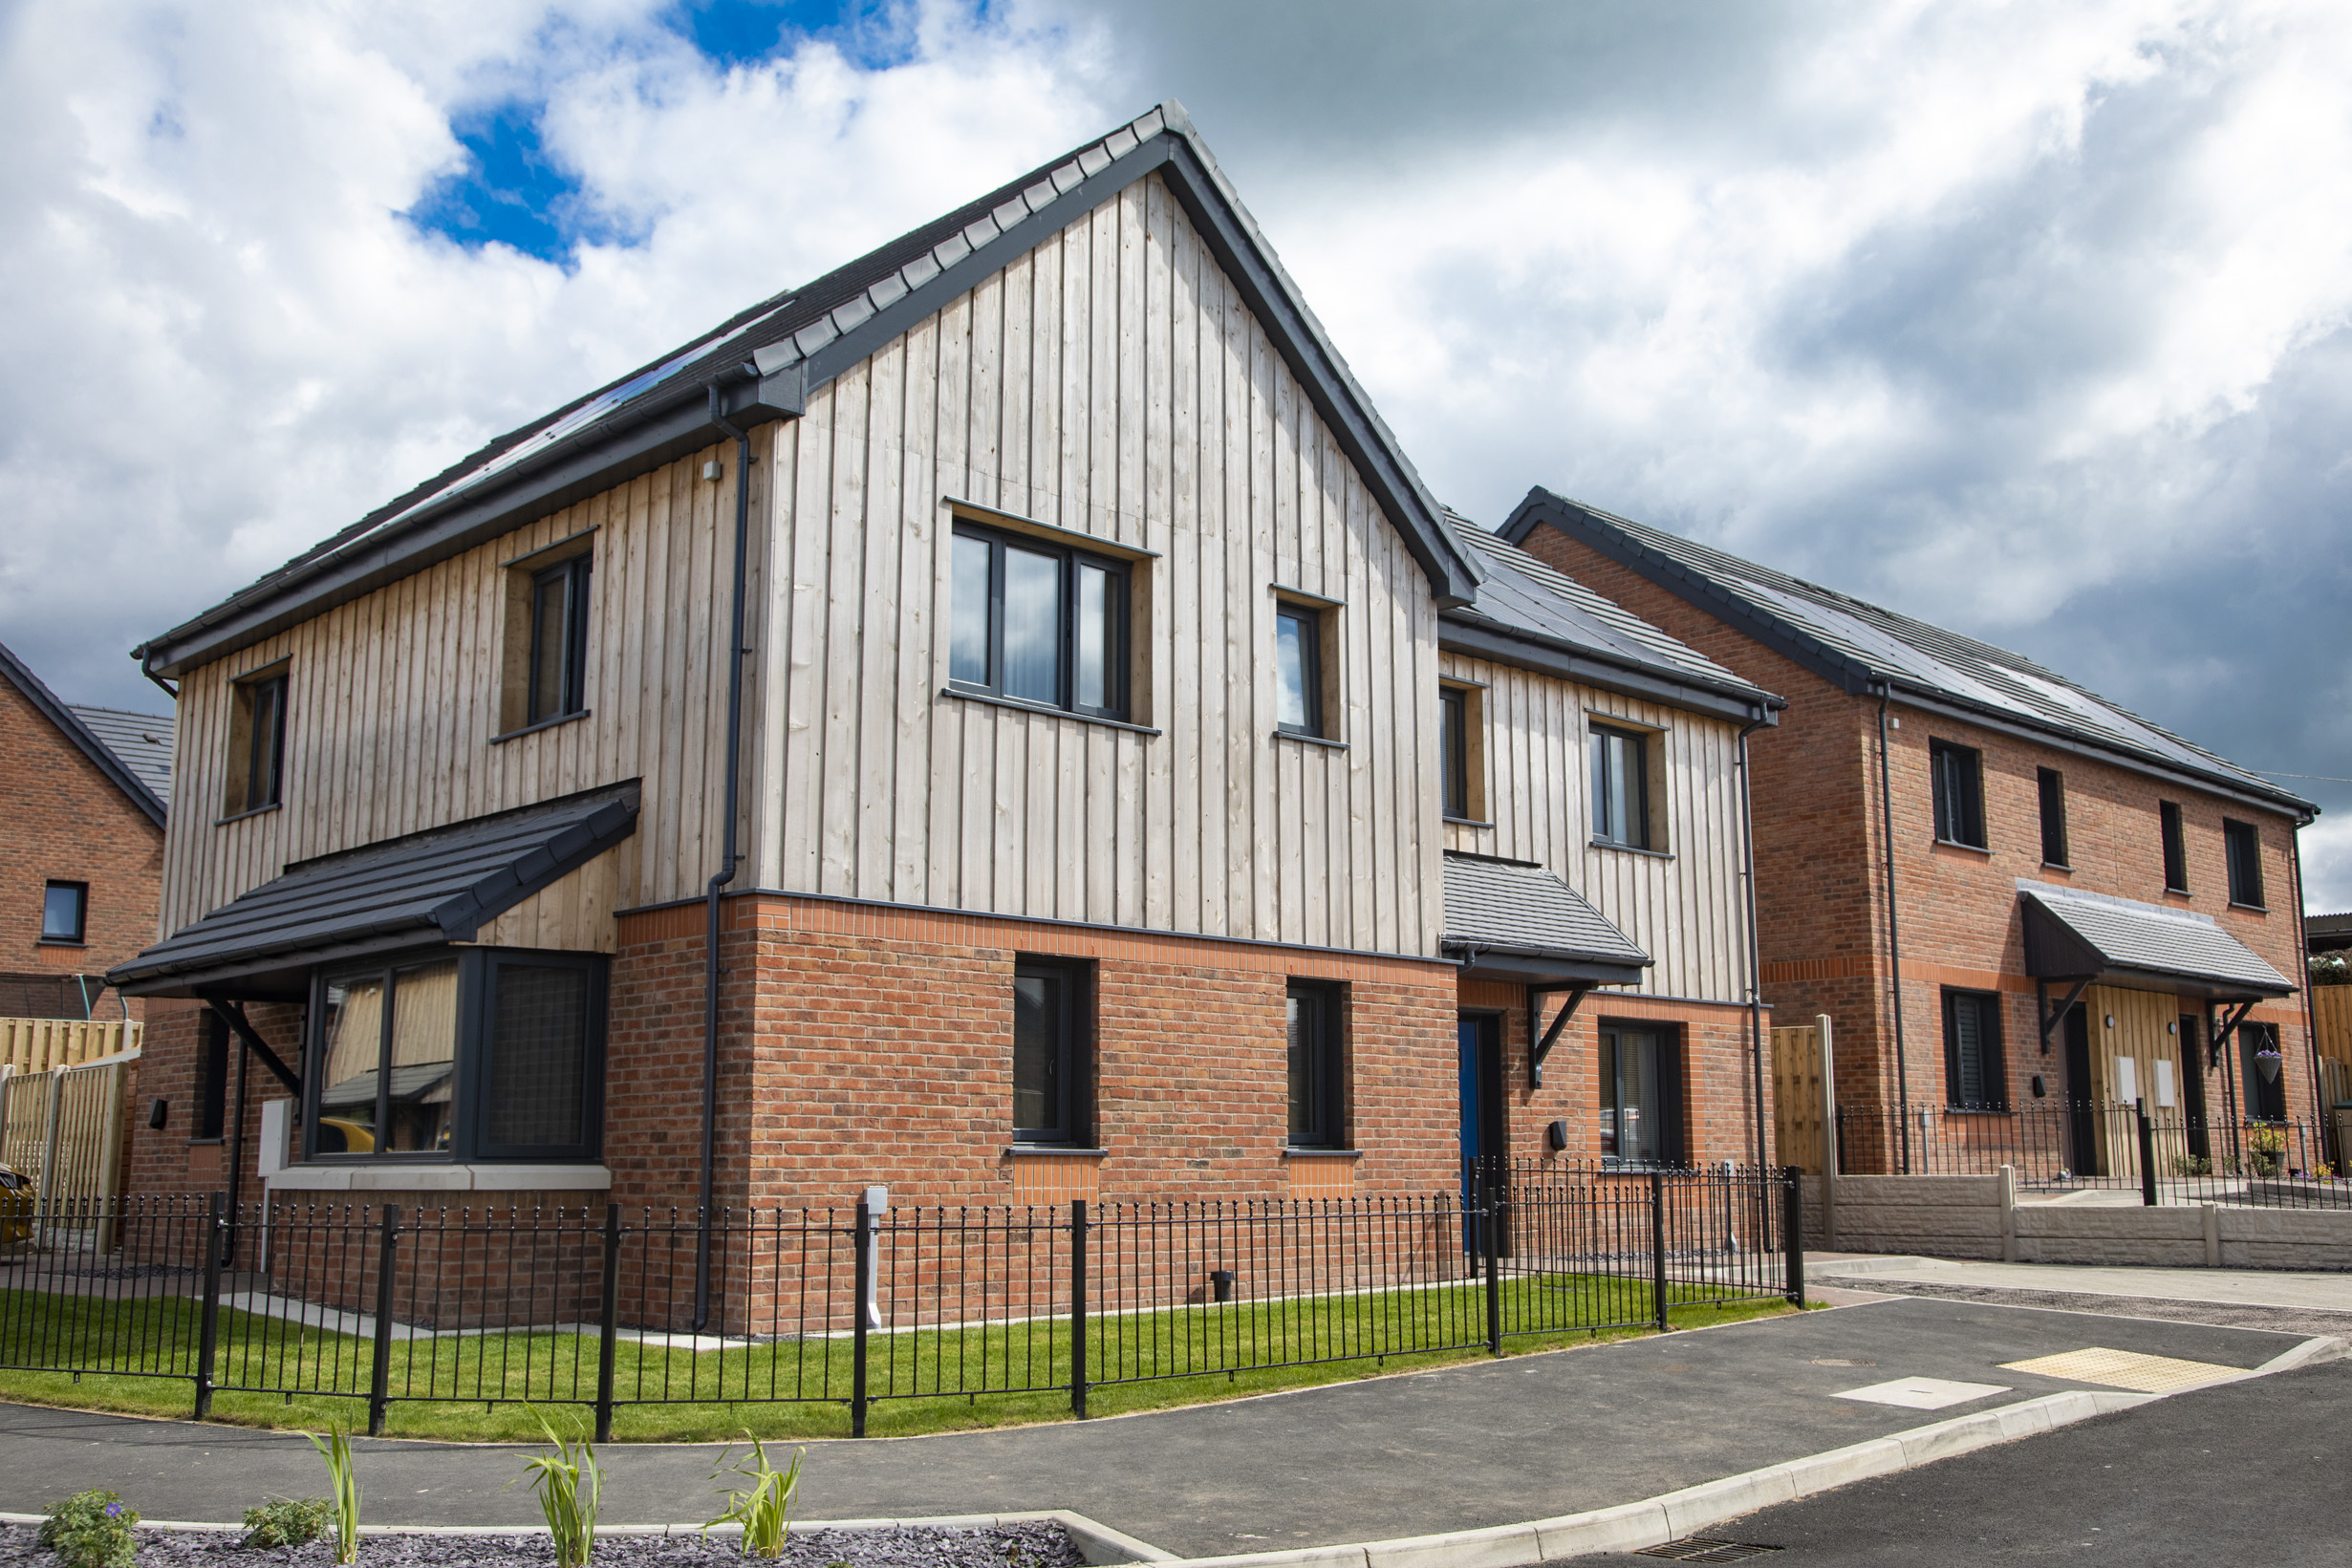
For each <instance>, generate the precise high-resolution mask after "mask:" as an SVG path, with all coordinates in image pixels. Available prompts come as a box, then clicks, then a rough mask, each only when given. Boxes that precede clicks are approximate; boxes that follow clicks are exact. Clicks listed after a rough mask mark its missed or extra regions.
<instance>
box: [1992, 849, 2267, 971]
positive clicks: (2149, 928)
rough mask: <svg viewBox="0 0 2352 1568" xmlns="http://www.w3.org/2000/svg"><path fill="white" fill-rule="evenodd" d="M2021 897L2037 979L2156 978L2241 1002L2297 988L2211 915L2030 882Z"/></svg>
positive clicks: (2022, 885) (2028, 959)
mask: <svg viewBox="0 0 2352 1568" xmlns="http://www.w3.org/2000/svg"><path fill="white" fill-rule="evenodd" d="M2018 892H2019V893H2021V894H2022V895H2023V898H2024V905H2025V911H2026V919H2025V968H2026V972H2027V973H2028V974H2030V975H2034V976H2037V977H2049V978H2052V979H2059V978H2065V979H2080V978H2082V977H2086V976H2088V977H2100V976H2106V975H2113V976H2116V977H2122V978H2125V979H2137V978H2142V977H2152V978H2156V979H2160V980H2169V981H2174V982H2186V983H2187V984H2189V985H2191V986H2195V987H2198V988H2201V989H2210V990H2213V991H2217V992H2220V993H2223V994H2228V995H2236V996H2244V995H2249V994H2251V995H2254V996H2259V997H2283V996H2286V995H2288V994H2289V993H2291V992H2293V991H2294V989H2295V986H2294V983H2293V982H2292V981H2290V980H2289V979H2288V978H2287V977H2285V976H2284V975H2281V974H2280V973H2278V971H2277V970H2276V969H2273V968H2272V967H2271V966H2270V964H2269V963H2267V962H2266V961H2265V960H2264V959H2263V958H2262V956H2261V955H2259V954H2257V953H2255V951H2254V949H2252V948H2250V947H2248V946H2247V945H2246V944H2245V943H2243V942H2241V941H2239V940H2238V939H2237V938H2236V937H2234V936H2233V935H2231V934H2229V933H2228V932H2226V931H2224V930H2222V929H2221V924H2220V922H2219V921H2217V920H2215V919H2214V918H2213V917H2212V915H2210V914H2198V913H2194V912H2193V911H2190V910H2179V909H2169V908H2166V907H2165V906H2163V905H2159V904H2143V903H2140V902H2138V901H2137V900H2134V899H2129V898H2114V897H2110V896H2108V895H2106V894H2104V893H2095V892H2082V891H2078V890H2076V889H2073V888H2061V887H2055V886H2053V885H2051V884H2049V883H2046V882H2032V881H2027V880H2025V879H2023V878H2020V879H2018Z"/></svg>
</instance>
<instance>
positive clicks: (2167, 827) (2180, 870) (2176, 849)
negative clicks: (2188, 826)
mask: <svg viewBox="0 0 2352 1568" xmlns="http://www.w3.org/2000/svg"><path fill="white" fill-rule="evenodd" d="M2156 830H2157V832H2158V833H2160V834H2161V835H2163V839H2164V891H2167V892H2187V891H2189V838H2188V834H2187V833H2186V832H2184V831H2183V829H2182V827H2181V808H2180V806H2179V805H2178V804H2177V803H2175V802H2172V801H2158V802H2157V803H2156Z"/></svg>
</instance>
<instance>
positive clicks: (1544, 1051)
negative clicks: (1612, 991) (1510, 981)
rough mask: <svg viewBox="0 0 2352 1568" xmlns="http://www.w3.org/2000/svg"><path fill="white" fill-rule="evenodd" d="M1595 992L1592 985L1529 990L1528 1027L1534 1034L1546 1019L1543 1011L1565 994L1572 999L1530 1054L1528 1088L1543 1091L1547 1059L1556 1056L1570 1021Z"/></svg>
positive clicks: (1550, 1024)
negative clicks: (1553, 1049)
mask: <svg viewBox="0 0 2352 1568" xmlns="http://www.w3.org/2000/svg"><path fill="white" fill-rule="evenodd" d="M1591 990H1592V987H1591V985H1590V984H1589V983H1586V984H1579V985H1531V986H1529V987H1528V988H1527V1027H1528V1029H1529V1030H1530V1031H1532V1030H1533V1029H1534V1028H1535V1026H1536V1024H1537V1022H1538V1021H1540V1020H1542V1019H1543V1009H1544V1007H1545V1005H1546V1004H1547V1003H1549V1001H1550V1000H1551V999H1552V998H1554V997H1556V996H1560V995H1562V994H1565V995H1566V997H1567V1000H1566V1001H1565V1002H1564V1003H1563V1004H1562V1005H1561V1008H1560V1011H1559V1013H1558V1014H1557V1015H1556V1016H1555V1017H1554V1018H1553V1019H1552V1020H1551V1022H1550V1023H1549V1024H1548V1025H1546V1026H1545V1028H1544V1030H1543V1038H1542V1039H1540V1040H1538V1041H1537V1042H1536V1044H1535V1048H1534V1049H1533V1050H1531V1051H1529V1052H1528V1053H1527V1086H1528V1087H1529V1088H1531V1089H1540V1088H1542V1087H1543V1059H1544V1058H1545V1057H1547V1056H1549V1055H1551V1054H1552V1047H1553V1046H1554V1045H1556V1044H1558V1043H1559V1042H1560V1035H1561V1031H1562V1030H1564V1029H1565V1028H1566V1027H1567V1026H1568V1019H1569V1018H1570V1016H1572V1015H1573V1014H1574V1013H1575V1011H1576V1009H1577V1005H1578V1004H1579V1003H1580V1002H1582V1001H1583V1000H1584V999H1585V998H1586V995H1588V994H1589V993H1590V992H1591Z"/></svg>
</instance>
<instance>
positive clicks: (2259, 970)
mask: <svg viewBox="0 0 2352 1568" xmlns="http://www.w3.org/2000/svg"><path fill="white" fill-rule="evenodd" d="M1502 535H1503V537H1504V538H1506V539H1509V540H1511V541H1513V542H1515V543H1516V544H1518V545H1519V546H1520V547H1521V548H1524V549H1526V550H1529V551H1531V552H1533V553H1534V554H1535V555H1537V556H1539V557H1541V558H1542V559H1543V560H1544V561H1546V562H1547V563H1549V564H1550V565H1551V566H1553V567H1555V568H1557V569H1559V570H1561V571H1563V572H1565V573H1567V574H1568V575H1569V576H1571V577H1573V578H1574V579H1575V580H1576V581H1577V582H1579V583H1581V584H1583V585H1585V586H1586V587H1587V588H1590V589H1592V590H1594V591H1597V592H1600V593H1603V594H1606V595H1607V596H1608V598H1610V599H1611V600H1613V601H1615V602H1616V603H1618V604H1621V605H1623V606H1625V607H1626V608H1627V609H1628V610H1629V612H1633V613H1637V614H1639V615H1642V616H1643V617H1645V618H1647V619H1648V620H1649V621H1651V622H1652V623H1654V624H1656V625H1658V626H1660V627H1663V628H1665V629H1666V630H1667V631H1669V632H1671V633H1672V634H1673V635H1674V636H1676V637H1678V638H1680V639H1681V640H1682V641H1683V642H1685V643H1687V644H1689V645H1690V646H1692V647H1693V648H1695V649H1698V650H1700V651H1702V652H1703V653H1705V654H1706V655H1708V656H1710V657H1711V658H1713V659H1715V660H1716V661H1717V662H1719V663H1720V664H1722V665H1723V666H1725V667H1727V668H1729V669H1732V670H1737V671H1738V672H1739V673H1740V674H1742V675H1744V676H1745V677H1748V678H1749V679H1751V680H1756V681H1759V682H1762V683H1764V684H1766V685H1768V686H1770V687H1771V688H1772V689H1773V690H1775V691H1776V692H1780V693H1782V694H1784V695H1785V696H1786V698H1788V707H1787V710H1786V713H1785V714H1784V716H1783V721H1782V722H1781V723H1780V725H1778V726H1776V727H1775V728H1774V729H1773V730H1771V731H1770V732H1768V733H1766V734H1763V735H1759V737H1758V738H1757V745H1756V770H1755V809H1756V822H1757V840H1758V859H1759V872H1760V874H1759V912H1760V925H1761V933H1762V957H1763V962H1762V971H1763V993H1764V996H1765V998H1766V999H1767V1000H1769V1001H1770V1002H1772V1003H1773V1004H1774V1006H1775V1007H1776V1008H1777V1009H1778V1010H1779V1015H1780V1018H1781V1020H1782V1021H1783V1022H1785V1023H1792V1024H1794V1023H1804V1022H1809V1021H1811V1020H1813V1019H1814V1018H1815V1017H1816V1016H1817V1015H1824V1014H1825V1015H1827V1016H1829V1017H1830V1018H1831V1020H1833V1024H1834V1028H1833V1031H1832V1032H1833V1038H1834V1040H1835V1077H1836V1094H1837V1100H1838V1103H1839V1105H1840V1106H1841V1107H1843V1110H1844V1113H1845V1123H1846V1127H1845V1168H1846V1169H1847V1170H1848V1171H1864V1172H1869V1171H1900V1170H1910V1171H1933V1170H1942V1171H1953V1170H1955V1169H1956V1170H1972V1169H1973V1170H1991V1169H1992V1168H1993V1166H1992V1163H1991V1162H1992V1161H1994V1160H1996V1159H1998V1160H2015V1161H2016V1162H2017V1163H2018V1164H2019V1165H2021V1166H2027V1167H2029V1168H2030V1173H2038V1174H2039V1175H2041V1176H2044V1177H2049V1176H2053V1175H2055V1174H2056V1173H2057V1172H2059V1171H2061V1170H2063V1171H2072V1172H2075V1173H2083V1174H2104V1175H2110V1176H2113V1175H2132V1174H2137V1173H2138V1170H2137V1164H2136V1161H2137V1160H2138V1158H2139V1152H2138V1149H2137V1147H2136V1139H2135V1137H2134V1131H2133V1121H2132V1118H2133V1117H2134V1115H2135V1114H2136V1111H2137V1109H2138V1108H2139V1107H2143V1106H2144V1107H2145V1108H2146V1110H2147V1113H2148V1114H2149V1115H2150V1117H2151V1118H2152V1119H2153V1121H2154V1122H2155V1123H2156V1124H2157V1126H2158V1130H2159V1133H2160V1135H2161V1141H2160V1142H2159V1143H2158V1144H2157V1145H2156V1148H2157V1149H2158V1156H2157V1157H2158V1161H2159V1170H2158V1171H2157V1172H2156V1174H2157V1175H2159V1176H2170V1175H2173V1174H2185V1173H2190V1172H2192V1171H2195V1170H2196V1169H2197V1167H2198V1165H2199V1163H2200V1162H2210V1163H2209V1165H2208V1168H2210V1169H2225V1168H2230V1167H2231V1166H2232V1162H2235V1161H2239V1160H2242V1159H2245V1158H2247V1157H2248V1156H2249V1151H2250V1150H2252V1149H2255V1148H2257V1147H2258V1145H2257V1142H2256V1140H2257V1139H2258V1138H2268V1137H2272V1136H2274V1135H2275V1136H2276V1137H2278V1138H2279V1139H2281V1140H2282V1141H2283V1142H2284V1144H2285V1148H2286V1152H2287V1155H2288V1158H2289V1159H2292V1160H2296V1161H2297V1163H2300V1164H2311V1165H2316V1164H2317V1163H2319V1160H2320V1158H2321V1145H2320V1131H2319V1128H2320V1125H2321V1124H2322V1123H2323V1121H2324V1103H2325V1102H2326V1101H2328V1100H2331V1099H2332V1098H2333V1097H2334V1095H2333V1092H2331V1088H2330V1082H2329V1075H2328V1069H2331V1068H2333V1067H2334V1066H2335V1064H2334V1063H2322V1062H2321V1060H2320V1057H2319V1056H2318V1055H2317V1054H2316V1052H2315V1050H2314V1048H2313V1036H2312V1031H2311V1029H2310V1014H2309V1011H2308V1005H2307V1004H2308V995H2309V994H2308V992H2307V991H2301V990H2300V989H2299V988H2298V983H2297V979H2298V978H2299V977H2301V975H2302V973H2303V953H2302V931H2301V922H2300V918H2299V913H2300V910H2301V907H2302V902H2303V899H2302V892H2303V889H2302V874H2301V863H2300V860H2299V857H2298V849H2297V831H2298V828H2299V827H2302V826H2304V825H2306V824H2308V823H2309V822H2310V821H2311V820H2312V818H2313V817H2314V816H2315V815H2317V807H2315V806H2314V805H2311V804H2310V803H2309V802H2307V801H2304V800H2302V799H2300V798H2299V797H2298V796H2296V795H2294V794H2293V793H2291V792H2289V791H2287V790H2285V789H2282V788H2280V787H2279V786H2278V785H2276V784H2272V783H2271V782H2269V781H2268V780H2266V779H2264V778H2262V777H2261V776H2260V775H2258V774H2255V773H2253V772H2250V771H2248V770H2247V769H2245V768H2243V767H2240V766H2238V765H2237V764H2235V763H2232V762H2230V761H2228V760H2227V759H2225V758H2222V757H2220V756H2217V755H2215V754H2214V753H2212V752H2211V751H2209V750H2207V749H2205V748H2204V747H2202V746H2198V745H2196V744H2194V743H2192V742H2190V741H2185V740H2183V739H2181V738H2180V737H2179V736H2176V735H2173V734H2171V733H2169V731H2167V730H2165V729H2163V728H2161V727H2160V726H2158V725H2156V724H2153V723H2151V722H2149V721H2148V720H2145V719H2142V718H2140V717H2139V716H2137V715H2136V714H2132V713H2130V712H2127V711H2126V710H2125V709H2124V708H2122V707H2120V706H2118V705H2117V704H2115V703H2113V702H2110V701H2108V700H2107V699H2106V698H2102V697H2100V696H2099V695H2098V694H2097V693H2094V692H2091V691H2088V690H2086V689H2085V688H2083V687H2082V686H2080V685H2078V684H2076V683H2075V682H2073V681H2070V680H2068V679H2066V678H2065V677H2063V676H2061V675H2059V674H2057V673H2055V672H2052V671H2050V670H2047V669H2044V668H2042V667H2041V666H2039V665H2037V664H2035V663H2034V662H2033V661H2031V660H2029V659H2027V658H2024V657H2022V656H2021V655H2017V654H2014V653H2011V652H2009V651H2007V650H2005V649H2001V648H1996V647H1993V646H1992V645H1990V644H1988V643H1984V642H1980V641H1977V640H1976V639H1974V638H1972V637H1967V636H1962V635H1960V634H1957V633H1953V632H1949V631H1946V630H1944V629H1943V628H1941V627H1938V626H1933V625H1931V624H1929V623H1928V622H1925V621H1921V620H1918V619H1915V618H1913V617H1911V616H1909V615H1903V614H1899V613H1897V612H1892V611H1888V610H1885V609H1882V608H1880V607H1879V606H1876V605H1872V604H1868V603H1866V602H1865V601H1863V600H1860V599H1856V598H1853V597H1851V596H1850V595H1847V594H1844V593H1840V592H1838V591H1835V590H1832V589H1828V588H1824V587H1822V586H1821V585H1819V584H1815V583H1809V582H1804V581H1802V580H1800V579H1798V578H1795V577H1791V576H1789V575H1788V574H1786V573H1785V572H1780V571H1777V570H1774V569H1771V568H1769V567H1766V566H1761V565H1759V564H1757V563H1755V562H1752V561H1744V560H1741V559H1739V558H1737V557H1736V556H1733V555H1729V554H1726V553H1724V552H1723V551H1721V550H1716V549H1713V548H1708V547H1706V546H1703V545H1699V544H1696V543H1694V542H1693V541H1691V540H1688V539H1684V538H1681V537H1678V536H1676V535H1674V534H1672V533H1668V532H1665V531H1664V530H1661V529H1658V528H1653V527H1649V526H1644V525H1642V524H1639V523H1634V522H1630V521H1628V520H1627V519H1625V518H1621V517H1616V516H1612V515H1610V514H1608V513H1606V512H1603V511H1600V510H1597V509H1595V508H1593V507H1589V506H1586V505H1580V504H1578V503H1575V502H1572V501H1567V500H1564V499H1563V498H1561V497H1559V496H1556V495H1554V494H1552V493H1550V492H1549V491H1546V490H1543V489H1541V488H1539V489H1536V490H1532V491H1530V492H1529V493H1528V495H1527V497H1526V499H1525V500H1524V501H1523V502H1522V503H1521V505H1520V506H1519V507H1518V508H1517V510H1516V511H1514V513H1513V514H1512V516H1511V518H1510V519H1509V521H1508V522H1507V523H1506V524H1505V525H1504V526H1503V528H1502ZM2298 991H2299V994H2298ZM2338 1092H2340V1091H2338ZM2288 1124H2298V1125H2299V1128H2300V1129H2301V1130H2300V1131H2299V1132H2298V1131H2295V1130H2293V1129H2292V1128H2289V1127H2288ZM2263 1128H2270V1129H2272V1131H2270V1132H2264V1131H2262V1130H2261V1129H2263ZM2298 1151H2299V1156H2298ZM2338 1157H2339V1158H2341V1151H2338Z"/></svg>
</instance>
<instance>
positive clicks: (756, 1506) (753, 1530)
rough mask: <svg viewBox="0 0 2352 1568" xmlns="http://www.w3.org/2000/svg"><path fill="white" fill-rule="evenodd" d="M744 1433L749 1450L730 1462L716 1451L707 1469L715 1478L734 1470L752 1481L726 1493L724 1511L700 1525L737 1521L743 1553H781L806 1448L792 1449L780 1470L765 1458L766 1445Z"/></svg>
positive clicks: (705, 1526)
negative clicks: (741, 1529)
mask: <svg viewBox="0 0 2352 1568" xmlns="http://www.w3.org/2000/svg"><path fill="white" fill-rule="evenodd" d="M744 1437H745V1438H747V1439H749V1441H750V1443H751V1452H750V1453H749V1454H747V1455H745V1456H744V1458H742V1459H740V1460H738V1461H736V1463H735V1464H733V1465H732V1466H730V1465H729V1464H728V1463H727V1462H726V1461H727V1454H728V1453H732V1452H733V1451H734V1450H733V1449H732V1448H730V1449H728V1450H726V1452H723V1453H721V1454H720V1455H719V1468H718V1469H716V1470H714V1471H711V1472H710V1478H711V1479H712V1480H714V1481H716V1480H717V1479H719V1477H720V1476H722V1475H725V1474H728V1473H729V1472H730V1471H731V1472H732V1473H734V1474H737V1475H740V1476H742V1477H744V1479H745V1480H747V1481H749V1482H750V1483H751V1484H750V1485H749V1486H747V1487H738V1488H735V1489H734V1490H732V1491H730V1492H728V1493H727V1507H726V1512H725V1513H723V1514H720V1515H719V1516H718V1517H717V1518H715V1519H713V1520H711V1521H710V1524H706V1525H704V1526H703V1527H702V1528H703V1529H704V1530H705V1531H707V1530H709V1529H710V1528H711V1526H712V1525H721V1524H740V1525H742V1526H743V1527H744V1557H782V1556H784V1541H785V1536H787V1535H788V1534H789V1533H790V1531H791V1517H792V1504H793V1503H794V1501H795V1500H796V1499H797V1498H798V1495H799V1493H800V1462H801V1461H802V1460H803V1459H805V1458H807V1457H808V1454H809V1450H807V1449H795V1450H792V1463H791V1464H790V1465H788V1466H787V1467H786V1468H785V1469H783V1470H778V1469H776V1467H775V1466H773V1465H771V1464H769V1463H768V1462H767V1446H766V1444H764V1443H762V1442H761V1441H760V1440H759V1439H758V1438H756V1437H753V1436H752V1435H751V1434H750V1433H749V1432H747V1431H746V1432H744Z"/></svg>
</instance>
